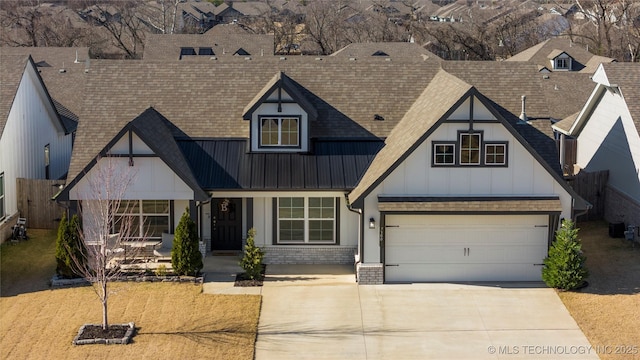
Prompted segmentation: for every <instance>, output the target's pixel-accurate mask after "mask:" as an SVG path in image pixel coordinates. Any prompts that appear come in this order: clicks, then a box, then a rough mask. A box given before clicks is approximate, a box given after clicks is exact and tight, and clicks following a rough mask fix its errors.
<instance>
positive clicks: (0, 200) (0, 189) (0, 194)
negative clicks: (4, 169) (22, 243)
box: [0, 173, 5, 220]
mask: <svg viewBox="0 0 640 360" xmlns="http://www.w3.org/2000/svg"><path fill="white" fill-rule="evenodd" d="M4 216H5V213H4V173H0V220H2V219H4Z"/></svg>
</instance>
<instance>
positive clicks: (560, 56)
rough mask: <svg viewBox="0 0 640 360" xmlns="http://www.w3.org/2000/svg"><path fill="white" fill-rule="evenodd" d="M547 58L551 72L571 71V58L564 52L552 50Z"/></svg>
mask: <svg viewBox="0 0 640 360" xmlns="http://www.w3.org/2000/svg"><path fill="white" fill-rule="evenodd" d="M548 58H549V60H550V62H551V68H552V69H553V71H571V70H572V69H573V58H572V57H571V56H570V55H569V54H567V53H566V52H564V51H561V50H554V51H552V52H551V54H549V56H548Z"/></svg>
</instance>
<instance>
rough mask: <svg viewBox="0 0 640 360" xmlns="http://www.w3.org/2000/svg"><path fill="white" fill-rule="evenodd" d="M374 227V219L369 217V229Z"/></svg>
mask: <svg viewBox="0 0 640 360" xmlns="http://www.w3.org/2000/svg"><path fill="white" fill-rule="evenodd" d="M375 228H376V219H374V218H369V229H375Z"/></svg>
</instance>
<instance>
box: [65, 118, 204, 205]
mask: <svg viewBox="0 0 640 360" xmlns="http://www.w3.org/2000/svg"><path fill="white" fill-rule="evenodd" d="M150 110H152V111H156V110H155V109H153V108H149V109H147V110H145V112H147V111H150ZM145 112H143V113H142V114H144V113H145ZM156 113H157V112H156ZM142 114H140V115H138V117H136V119H138V118H139V117H140V116H142ZM157 114H158V115H159V116H162V115H161V114H160V113H157ZM163 118H164V117H163ZM136 119H134V120H132V121H130V122H129V123H128V124H127V125H125V126H124V127H123V128H122V130H120V131H119V132H118V134H116V135H115V136H114V137H113V138H112V139H111V141H109V142H108V143H107V145H105V146H104V148H103V149H102V150H100V152H99V153H98V154H97V155H96V156H95V157H94V158H93V159H91V161H90V162H89V163H88V164H87V165H86V166H85V167H84V168H83V169H82V171H80V173H79V175H78V176H76V177H75V178H74V179H73V180H72V181H71V182H69V183H68V184H67V185H66V186H65V188H64V189H63V190H62V191H60V192H59V193H58V194H56V195H55V196H54V199H55V200H69V192H70V191H71V189H72V188H73V187H75V186H76V185H77V184H78V182H79V181H80V180H82V179H83V178H84V176H85V175H86V174H88V173H89V171H90V170H91V169H92V168H93V167H94V166H95V165H96V164H97V163H98V160H99V159H101V158H107V157H128V158H129V162H130V165H132V164H133V158H134V157H159V158H160V159H162V161H163V162H164V163H165V164H166V165H167V166H168V167H169V168H170V169H171V171H173V173H174V174H176V175H177V176H178V177H179V178H180V179H181V180H182V181H184V183H185V184H187V186H189V187H190V188H191V189H192V190H193V196H194V200H199V201H205V200H208V199H209V195H208V194H207V193H206V192H205V191H204V190H203V189H202V188H201V187H200V185H199V184H197V182H195V177H193V176H192V177H193V179H194V180H191V179H190V178H189V175H188V174H184V173H183V172H182V171H180V170H179V169H177V168H176V167H175V165H174V164H173V163H172V162H171V161H167V159H166V158H165V157H164V156H163V155H162V154H163V151H162V149H160V147H159V146H157V144H156V142H155V141H153V139H149V138H148V137H147V136H146V135H145V134H144V133H143V132H142V131H140V130H139V129H138V128H137V127H136V125H135V121H136ZM133 134H136V135H137V136H138V137H139V138H140V140H142V141H143V142H144V143H145V144H146V145H147V146H148V147H149V148H150V149H151V150H152V151H153V152H154V154H153V155H151V154H144V155H141V156H136V155H134V154H133V153H132V144H131V141H132V135H133ZM125 135H127V136H128V139H127V141H128V143H129V154H109V150H111V149H112V148H113V147H114V146H115V145H116V143H118V141H120V139H122V138H124V136H125ZM174 141H175V140H174ZM176 148H178V149H179V147H178V145H177V144H176ZM183 161H184V163H185V164H186V163H187V161H186V159H184V156H183Z"/></svg>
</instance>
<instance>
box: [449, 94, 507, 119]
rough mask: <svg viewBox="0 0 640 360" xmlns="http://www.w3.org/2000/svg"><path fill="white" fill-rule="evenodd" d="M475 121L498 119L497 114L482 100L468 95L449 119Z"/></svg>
mask: <svg viewBox="0 0 640 360" xmlns="http://www.w3.org/2000/svg"><path fill="white" fill-rule="evenodd" d="M470 119H472V120H474V121H498V119H497V118H496V116H495V115H493V113H492V112H491V110H489V109H488V108H487V107H486V106H485V105H484V104H483V103H482V101H479V100H478V98H477V97H475V96H469V97H467V98H466V99H465V100H464V102H463V103H462V104H460V106H458V108H457V109H455V110H454V111H453V113H452V114H451V115H449V117H448V118H447V120H462V121H468V120H470Z"/></svg>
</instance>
